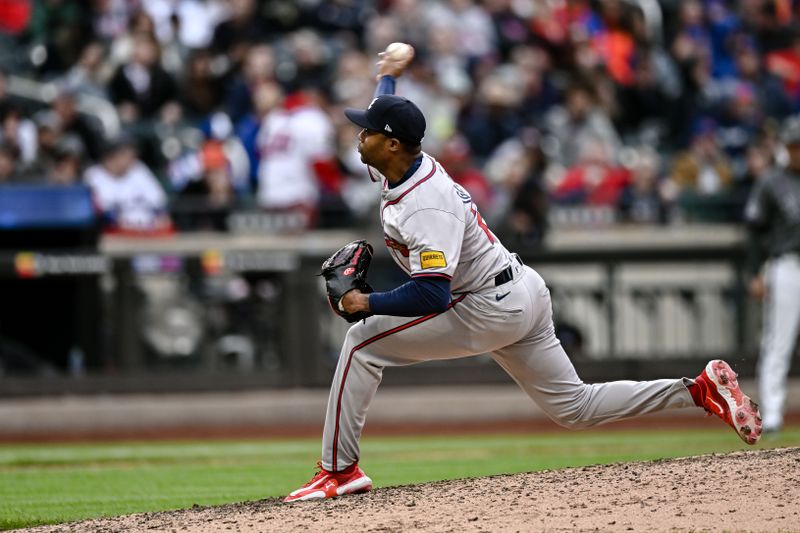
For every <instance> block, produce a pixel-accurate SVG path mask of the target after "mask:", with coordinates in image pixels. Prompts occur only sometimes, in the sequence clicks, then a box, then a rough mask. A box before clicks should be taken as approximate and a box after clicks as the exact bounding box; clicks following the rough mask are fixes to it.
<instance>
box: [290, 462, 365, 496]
mask: <svg viewBox="0 0 800 533" xmlns="http://www.w3.org/2000/svg"><path fill="white" fill-rule="evenodd" d="M317 468H319V471H318V472H317V473H316V474H315V475H314V477H312V478H311V481H309V482H308V483H306V484H305V485H303V486H302V487H300V488H299V489H297V490H295V491H292V493H291V494H289V495H288V496H287V497H286V498H284V499H283V501H284V502H287V503H291V502H297V501H302V500H314V499H318V498H335V497H336V496H341V495H343V494H360V493H362V492H367V491H369V490H372V480H371V479H370V478H368V477H367V475H366V474H365V473H364V471H363V470H361V468H359V466H358V463H356V464H353V465H351V466H349V467H348V468H346V469H345V470H342V471H341V472H328V471H327V470H325V469H324V468H322V463H317Z"/></svg>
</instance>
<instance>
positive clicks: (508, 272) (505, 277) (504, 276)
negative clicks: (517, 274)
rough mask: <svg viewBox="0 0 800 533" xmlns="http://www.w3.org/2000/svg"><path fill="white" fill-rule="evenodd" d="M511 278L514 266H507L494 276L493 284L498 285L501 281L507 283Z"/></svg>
mask: <svg viewBox="0 0 800 533" xmlns="http://www.w3.org/2000/svg"><path fill="white" fill-rule="evenodd" d="M512 279H514V268H513V267H512V266H508V267H506V269H505V270H503V271H502V272H500V273H499V274H498V275H496V276H495V277H494V286H495V287H499V286H500V285H502V284H503V283H508V282H509V281H511V280H512Z"/></svg>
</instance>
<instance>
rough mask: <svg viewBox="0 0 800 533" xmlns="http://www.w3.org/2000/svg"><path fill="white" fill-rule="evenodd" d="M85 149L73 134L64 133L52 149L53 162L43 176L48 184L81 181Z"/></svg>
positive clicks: (69, 183) (73, 183)
mask: <svg viewBox="0 0 800 533" xmlns="http://www.w3.org/2000/svg"><path fill="white" fill-rule="evenodd" d="M84 157H85V150H84V147H83V143H82V142H81V140H80V139H79V138H78V137H77V136H75V135H69V134H68V135H65V136H63V137H62V138H61V139H59V141H58V142H57V143H56V145H55V147H54V149H53V164H52V167H51V168H50V171H49V172H48V173H47V175H46V176H45V179H46V182H47V183H48V184H49V185H77V184H79V183H81V177H82V175H83V163H84Z"/></svg>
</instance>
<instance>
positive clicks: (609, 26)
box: [589, 0, 635, 87]
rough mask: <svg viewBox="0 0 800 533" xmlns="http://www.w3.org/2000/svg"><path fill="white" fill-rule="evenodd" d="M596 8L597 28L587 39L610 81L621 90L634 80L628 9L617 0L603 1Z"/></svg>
mask: <svg viewBox="0 0 800 533" xmlns="http://www.w3.org/2000/svg"><path fill="white" fill-rule="evenodd" d="M599 8H600V26H599V27H598V28H596V29H594V31H593V32H592V33H591V34H590V36H589V39H590V43H591V47H592V48H593V49H594V51H595V53H596V54H597V56H598V57H599V58H600V60H601V62H602V64H603V65H604V66H605V69H606V71H607V72H608V73H609V74H610V75H611V78H612V79H613V80H614V82H615V83H616V84H618V85H621V86H623V87H627V86H630V85H631V84H632V83H633V81H634V72H633V68H632V66H633V57H634V54H635V42H634V39H633V34H632V31H631V30H632V16H631V13H630V9H631V8H629V7H628V6H626V5H623V3H622V2H621V1H620V0H606V1H604V2H601V3H600V4H599Z"/></svg>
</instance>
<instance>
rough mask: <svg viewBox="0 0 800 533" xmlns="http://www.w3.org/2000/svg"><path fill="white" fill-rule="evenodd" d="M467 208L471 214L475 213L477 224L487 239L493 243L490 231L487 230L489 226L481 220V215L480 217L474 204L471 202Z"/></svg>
mask: <svg viewBox="0 0 800 533" xmlns="http://www.w3.org/2000/svg"><path fill="white" fill-rule="evenodd" d="M469 210H470V211H472V214H473V215H475V220H476V221H477V222H478V226H480V227H481V229H482V230H483V232H484V233H485V234H486V237H487V238H488V239H489V242H490V243H492V244H494V237H492V232H491V231H489V226H487V225H486V222H484V221H483V217H481V214H480V213H478V210H477V209H475V205H474V204H473V205H472V206H471V207H470V208H469Z"/></svg>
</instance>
